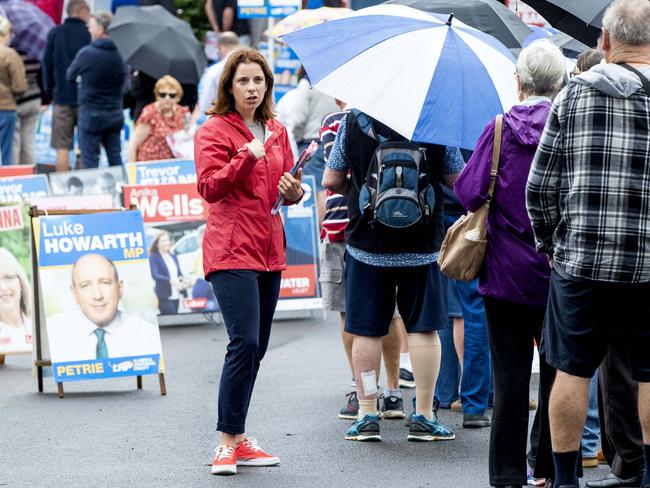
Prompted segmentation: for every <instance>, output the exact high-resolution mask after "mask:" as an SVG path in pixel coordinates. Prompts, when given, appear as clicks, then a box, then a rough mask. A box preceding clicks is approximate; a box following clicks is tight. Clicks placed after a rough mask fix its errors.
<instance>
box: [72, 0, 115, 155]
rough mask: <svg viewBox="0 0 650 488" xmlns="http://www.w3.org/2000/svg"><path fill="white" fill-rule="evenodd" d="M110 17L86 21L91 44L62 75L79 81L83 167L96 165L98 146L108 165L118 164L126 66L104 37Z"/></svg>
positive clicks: (107, 14)
mask: <svg viewBox="0 0 650 488" xmlns="http://www.w3.org/2000/svg"><path fill="white" fill-rule="evenodd" d="M112 19H113V16H112V15H111V13H110V12H98V13H96V14H94V15H93V16H92V17H91V18H90V20H89V21H88V31H89V32H90V37H91V38H92V42H91V43H90V45H88V46H86V47H85V48H83V49H82V50H80V51H79V52H78V53H77V56H76V57H75V59H74V61H73V62H72V64H71V65H70V67H69V68H68V71H67V73H66V76H67V78H68V80H69V81H70V82H74V81H76V80H77V79H78V78H80V79H81V85H80V89H79V148H80V149H81V160H82V162H83V166H84V167H85V168H96V167H97V166H98V165H99V151H100V146H104V149H105V151H106V157H107V158H108V164H110V165H111V166H117V165H121V164H122V156H121V151H122V145H121V144H122V143H121V140H120V133H121V131H122V126H123V125H124V114H123V112H122V96H123V93H124V80H125V79H126V73H127V67H126V65H125V64H124V61H122V56H120V53H119V52H118V51H117V48H116V47H115V44H114V43H113V41H112V40H111V39H110V38H109V37H108V26H109V25H110V23H111V20H112Z"/></svg>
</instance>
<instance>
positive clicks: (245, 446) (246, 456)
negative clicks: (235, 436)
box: [235, 437, 280, 466]
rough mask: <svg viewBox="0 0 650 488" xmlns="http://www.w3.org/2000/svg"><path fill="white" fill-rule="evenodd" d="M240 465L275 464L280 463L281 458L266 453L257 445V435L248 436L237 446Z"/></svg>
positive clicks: (236, 451) (236, 450)
mask: <svg viewBox="0 0 650 488" xmlns="http://www.w3.org/2000/svg"><path fill="white" fill-rule="evenodd" d="M235 455H236V456H237V464H238V465H239V466H275V465H276V464H280V458H278V457H275V456H271V455H270V454H267V453H265V452H264V451H262V449H261V448H260V447H259V446H258V445H257V440H256V439H255V437H248V438H247V439H246V440H245V441H244V442H240V443H239V444H237V447H236V448H235Z"/></svg>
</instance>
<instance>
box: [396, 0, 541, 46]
mask: <svg viewBox="0 0 650 488" xmlns="http://www.w3.org/2000/svg"><path fill="white" fill-rule="evenodd" d="M384 3H388V4H390V3H395V4H399V5H406V6H407V7H412V8H417V9H418V10H424V11H425V12H431V13H436V14H447V15H449V14H450V13H452V12H453V14H454V17H456V18H457V19H458V20H460V21H461V22H464V23H465V24H467V25H469V26H471V27H474V28H475V29H478V30H480V31H481V32H485V33H486V34H490V35H491V36H494V37H496V38H497V39H498V40H499V41H501V42H502V43H503V45H504V46H506V47H507V48H509V49H521V47H522V46H521V44H522V42H524V40H525V39H526V38H527V37H528V36H529V35H530V33H531V30H530V29H529V28H528V26H527V25H526V24H525V23H524V22H523V21H522V20H521V19H520V18H519V17H517V15H516V14H515V13H514V12H513V11H512V10H510V9H509V8H507V7H505V6H504V5H503V4H501V3H499V2H497V0H388V1H387V2H384Z"/></svg>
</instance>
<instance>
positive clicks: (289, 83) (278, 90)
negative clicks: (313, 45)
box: [273, 45, 300, 102]
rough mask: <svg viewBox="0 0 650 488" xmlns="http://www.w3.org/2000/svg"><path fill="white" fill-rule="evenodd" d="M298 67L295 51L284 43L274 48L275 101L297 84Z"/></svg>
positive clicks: (298, 62)
mask: <svg viewBox="0 0 650 488" xmlns="http://www.w3.org/2000/svg"><path fill="white" fill-rule="evenodd" d="M299 69H300V60H299V59H298V56H297V55H296V53H295V52H293V50H292V49H291V48H290V47H289V46H285V45H280V47H279V49H276V60H275V73H274V77H275V83H274V85H273V86H274V90H275V101H276V102H277V101H278V100H280V98H282V97H283V96H284V94H285V93H287V92H288V91H289V90H293V89H294V88H295V87H296V86H298V70H299Z"/></svg>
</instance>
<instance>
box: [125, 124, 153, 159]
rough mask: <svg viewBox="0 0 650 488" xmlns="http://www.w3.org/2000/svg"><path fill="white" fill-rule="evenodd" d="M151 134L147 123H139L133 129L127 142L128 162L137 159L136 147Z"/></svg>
mask: <svg viewBox="0 0 650 488" xmlns="http://www.w3.org/2000/svg"><path fill="white" fill-rule="evenodd" d="M150 134H151V126H150V125H149V124H139V125H138V126H137V127H136V128H135V130H134V131H133V136H132V137H131V141H130V142H129V149H128V152H127V160H128V161H129V162H135V161H137V154H138V149H139V148H140V146H142V143H143V142H144V141H145V139H146V138H147V137H149V135H150Z"/></svg>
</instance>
